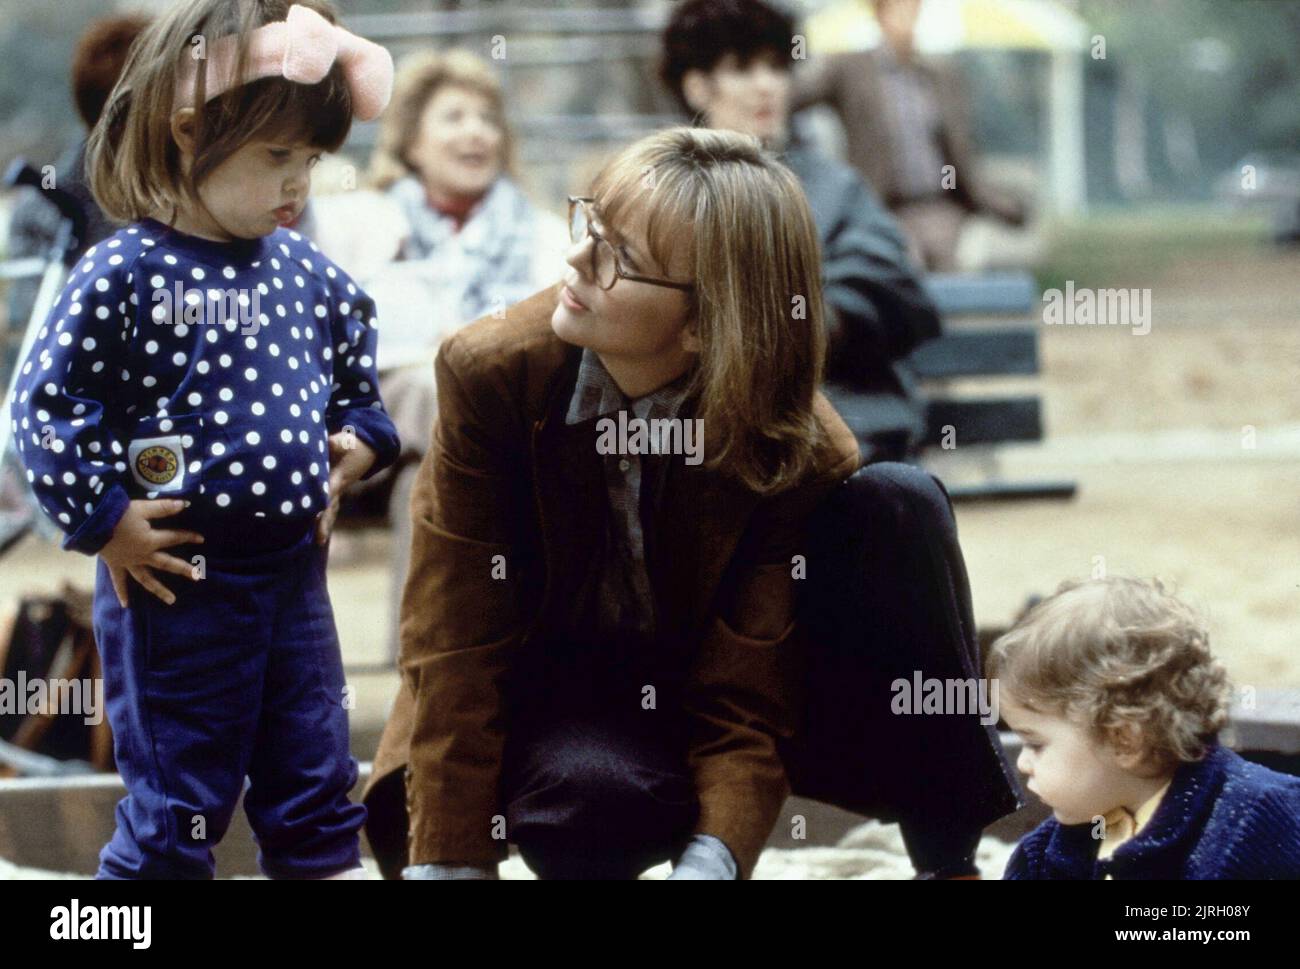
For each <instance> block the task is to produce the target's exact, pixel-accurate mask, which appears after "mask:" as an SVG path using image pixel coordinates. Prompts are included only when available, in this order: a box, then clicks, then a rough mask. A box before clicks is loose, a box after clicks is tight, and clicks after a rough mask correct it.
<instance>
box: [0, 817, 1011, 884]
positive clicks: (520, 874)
mask: <svg viewBox="0 0 1300 969" xmlns="http://www.w3.org/2000/svg"><path fill="white" fill-rule="evenodd" d="M1012 850H1013V849H1012V846H1011V845H1008V844H1005V843H1003V842H1001V841H999V840H997V839H996V838H985V839H984V840H983V841H982V842H981V844H980V847H979V850H978V852H977V853H976V857H975V861H976V864H977V865H978V866H979V869H980V871H981V873H982V874H983V877H984V878H988V879H994V878H1001V876H1002V872H1003V871H1004V870H1005V869H1006V866H1007V859H1008V858H1010V857H1011V852H1012ZM364 864H365V865H366V869H367V871H368V872H369V874H370V877H371V878H374V879H378V878H380V877H381V876H380V874H379V869H378V867H377V866H376V865H375V863H374V862H373V861H372V860H370V859H369V858H367V859H364ZM670 871H672V867H671V866H670V865H669V864H668V862H664V863H663V864H661V865H655V866H654V867H653V868H650V869H647V870H646V871H645V873H643V874H642V875H641V878H642V879H645V880H647V881H658V880H661V879H663V878H666V877H667V876H668V874H669V872H670ZM498 872H499V874H500V876H501V878H503V879H508V880H512V881H532V880H536V876H535V875H534V874H533V873H532V872H531V871H529V870H528V866H527V865H525V864H524V862H523V859H522V858H520V857H519V855H518V854H517V853H512V854H511V856H510V858H509V859H507V860H506V861H504V862H502V863H501V866H500V868H499V869H498ZM914 874H915V872H914V871H913V869H912V866H911V865H910V864H909V863H908V862H907V853H906V851H905V850H904V848H903V839H902V836H901V835H900V834H899V833H898V827H897V825H886V824H880V823H878V822H875V821H868V822H866V823H865V824H862V825H860V826H858V827H856V828H854V829H853V830H852V831H850V832H849V833H848V834H846V835H845V836H844V837H843V838H842V839H840V843H839V844H838V845H835V846H833V847H821V848H795V849H783V848H769V849H768V850H767V851H765V852H763V854H762V856H761V857H760V858H759V861H758V865H757V866H756V867H755V869H754V876H753V877H754V879H755V880H759V881H767V880H772V881H776V880H803V879H818V880H820V879H872V880H899V879H908V878H911V877H912V876H913V875H914ZM86 877H88V876H84V875H67V874H63V873H61V872H51V871H45V870H44V869H40V868H20V867H18V866H17V865H12V864H10V863H9V862H7V861H5V860H4V859H0V881H4V880H6V879H26V878H41V879H44V878H68V879H82V878H86Z"/></svg>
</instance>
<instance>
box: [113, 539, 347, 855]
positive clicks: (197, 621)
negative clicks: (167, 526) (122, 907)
mask: <svg viewBox="0 0 1300 969" xmlns="http://www.w3.org/2000/svg"><path fill="white" fill-rule="evenodd" d="M198 530H199V531H200V532H203V531H204V529H203V528H202V527H201V526H199V528H198ZM205 537H207V536H206V535H205ZM289 541H290V542H291V544H288V545H287V546H283V547H280V548H272V549H270V550H266V551H257V552H254V553H252V554H248V555H235V554H233V552H230V551H223V550H222V549H220V548H219V547H217V546H215V545H214V546H213V547H212V548H210V549H208V548H205V546H201V545H197V546H196V545H185V546H175V547H174V548H172V549H167V550H166V551H167V552H169V553H170V554H174V555H176V556H177V557H178V558H182V559H184V560H186V561H192V556H193V555H194V554H202V555H205V556H206V562H205V564H206V577H205V578H202V579H200V580H198V581H191V580H190V579H188V578H185V577H184V576H178V575H173V574H171V573H167V572H161V571H155V573H154V574H155V575H156V576H158V577H159V578H160V581H162V582H163V583H164V584H165V585H167V587H168V588H170V589H171V590H172V591H173V592H174V593H175V594H176V602H175V603H174V604H172V605H167V604H166V603H165V602H163V601H162V600H161V599H158V598H157V597H155V596H154V595H153V594H152V593H150V592H147V591H146V590H145V589H144V588H142V587H141V586H140V585H138V584H137V583H136V582H135V581H134V580H130V606H129V607H128V608H126V609H123V608H122V607H121V605H120V604H119V603H118V601H117V597H116V595H115V594H114V592H113V585H112V581H111V580H110V578H109V573H108V567H107V566H106V565H105V564H104V561H103V560H102V559H100V560H99V562H98V575H97V577H96V582H95V606H94V610H95V612H94V628H95V639H96V642H97V643H98V644H99V650H100V655H101V657H102V661H103V667H104V688H105V689H104V696H105V706H106V707H107V715H108V719H109V723H110V725H111V726H112V728H113V738H114V755H115V757H116V760H117V767H118V771H119V773H120V774H121V776H122V780H123V782H124V783H125V784H126V789H127V796H126V797H125V798H123V799H122V800H121V801H120V802H119V803H118V805H117V812H116V817H117V829H116V831H115V832H114V834H113V838H112V840H111V841H110V842H109V843H108V844H107V845H106V846H105V847H104V849H103V851H101V852H100V867H99V872H98V874H97V876H96V877H99V878H211V877H213V874H214V872H215V864H214V861H213V856H212V845H214V844H216V843H217V842H218V841H220V840H221V838H222V836H223V835H224V834H225V832H226V829H227V827H228V826H229V824H230V819H231V817H232V816H233V815H234V811H235V806H236V804H237V802H238V800H239V796H240V793H241V792H242V791H243V790H244V779H245V777H247V778H248V781H249V785H248V790H247V792H246V793H245V796H244V810H245V812H246V813H247V815H248V821H249V825H250V826H251V827H252V829H253V833H254V835H255V836H256V837H257V842H258V846H259V848H260V851H259V854H258V863H259V865H260V866H261V868H262V871H263V872H265V873H266V875H267V876H269V877H271V878H319V877H324V876H326V875H332V874H336V873H338V872H341V871H344V870H346V869H349V868H355V867H357V866H358V865H359V864H360V846H359V838H358V831H359V830H360V828H361V827H362V825H363V824H364V823H365V815H366V812H365V808H364V807H363V806H361V805H360V804H352V803H351V802H350V801H349V798H348V793H349V791H350V790H351V789H352V787H353V785H354V784H355V783H356V780H357V763H356V761H355V760H354V759H353V758H352V756H351V754H350V752H349V747H348V720H347V711H346V709H345V706H344V679H343V663H342V658H341V656H340V654H339V642H338V635H337V632H336V630H335V626H334V614H333V611H332V609H331V608H330V602H329V595H328V592H327V590H326V585H325V558H326V551H325V549H324V548H322V547H321V546H319V545H317V544H316V543H315V539H314V535H313V533H312V532H311V531H308V532H307V533H306V534H301V535H299V536H294V537H291V538H290V539H289ZM210 552H211V553H215V554H209V553H210Z"/></svg>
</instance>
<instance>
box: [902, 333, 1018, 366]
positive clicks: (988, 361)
mask: <svg viewBox="0 0 1300 969" xmlns="http://www.w3.org/2000/svg"><path fill="white" fill-rule="evenodd" d="M908 362H909V363H910V364H911V365H912V368H913V369H914V370H915V371H916V372H917V374H918V375H919V376H921V377H931V378H933V377H983V376H1001V375H1020V374H1024V375H1033V374H1036V373H1038V369H1039V364H1038V331H1037V330H1032V329H1022V330H961V331H957V332H953V333H945V334H944V335H943V336H940V337H938V338H937V339H934V340H930V341H928V342H926V343H923V344H921V345H920V346H919V347H917V348H916V350H915V351H913V353H912V354H911V356H909V357H908Z"/></svg>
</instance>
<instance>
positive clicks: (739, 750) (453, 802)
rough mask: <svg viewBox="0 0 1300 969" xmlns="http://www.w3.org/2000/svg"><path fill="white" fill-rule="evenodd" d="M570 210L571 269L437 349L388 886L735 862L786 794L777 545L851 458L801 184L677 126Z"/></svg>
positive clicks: (798, 637) (395, 718)
mask: <svg viewBox="0 0 1300 969" xmlns="http://www.w3.org/2000/svg"><path fill="white" fill-rule="evenodd" d="M570 206H571V219H570V221H571V232H572V237H573V246H572V248H571V249H570V250H569V253H568V257H567V258H568V263H569V267H570V268H569V270H568V271H567V272H566V274H565V277H564V279H563V285H557V286H555V287H552V288H550V289H547V290H543V291H542V292H540V293H537V294H536V295H534V296H532V297H530V298H529V299H527V300H525V301H524V302H522V303H520V304H517V305H516V306H514V307H512V308H511V309H510V310H509V311H508V312H507V313H506V314H505V315H504V317H503V318H500V319H497V318H493V317H490V316H489V317H485V318H483V319H481V320H479V321H478V322H476V323H474V324H471V325H470V326H469V327H467V328H465V329H464V330H462V331H460V332H459V333H457V334H455V335H454V336H452V337H451V338H449V339H448V340H446V341H445V342H444V343H443V344H442V347H441V349H440V351H439V353H438V356H437V360H436V363H435V367H436V371H437V386H438V417H437V422H436V424H435V427H434V429H433V434H432V441H433V444H432V448H431V449H430V451H429V452H428V454H427V455H426V456H425V458H424V459H423V462H422V464H421V467H420V469H419V477H418V480H417V482H416V484H415V489H414V495H413V498H412V502H411V515H412V519H413V525H414V536H413V544H412V552H411V567H410V574H409V578H408V579H407V582H406V585H405V589H404V593H403V600H402V611H401V668H402V684H401V689H400V692H399V695H398V698H397V701H396V705H395V707H394V710H393V712H392V714H391V716H390V719H389V722H388V724H387V727H386V729H385V733H384V737H383V739H382V741H381V744H380V749H379V752H378V754H377V756H376V759H375V765H374V770H373V773H372V777H371V782H370V784H369V786H368V788H367V791H366V795H365V797H366V803H367V806H368V808H369V810H370V817H369V822H368V834H369V837H370V840H371V844H372V847H373V848H374V851H375V854H376V856H377V858H378V859H379V861H380V864H381V867H382V868H383V869H384V872H385V874H386V875H387V876H388V877H396V875H397V873H398V872H401V873H402V874H403V876H404V877H406V878H476V877H477V878H493V877H496V869H497V863H498V862H500V861H501V860H503V859H505V858H506V856H507V842H508V841H513V842H514V843H515V844H517V845H518V846H519V849H520V853H521V854H522V856H523V859H524V861H525V862H526V863H527V864H528V866H529V867H530V868H531V869H532V870H533V871H534V872H536V873H537V874H538V875H539V876H540V877H543V878H574V877H576V878H635V877H636V876H637V875H638V874H639V873H640V872H642V871H643V870H645V869H646V868H647V867H649V866H651V865H654V864H656V863H658V862H661V861H665V860H672V861H673V862H674V870H673V875H672V876H670V877H673V878H742V879H743V878H748V877H750V875H751V874H752V871H753V867H754V865H755V862H756V861H757V858H758V855H759V853H760V852H761V850H762V848H763V845H764V843H765V842H766V841H767V839H768V836H769V834H770V833H771V831H772V829H773V827H774V825H775V823H776V821H777V818H778V815H779V813H780V811H781V807H782V804H783V803H784V801H785V799H786V797H787V795H788V794H789V793H790V787H789V783H788V781H787V776H786V772H785V768H784V765H783V763H782V759H781V754H780V753H779V751H778V748H777V743H778V738H790V737H791V736H792V735H793V734H794V733H795V731H796V727H797V724H798V722H799V719H800V713H801V705H802V697H801V693H802V690H803V688H804V685H805V681H804V673H805V669H806V664H805V658H806V657H805V653H804V640H803V637H802V632H801V629H800V628H799V623H798V622H796V618H795V617H796V601H795V600H796V576H795V574H796V571H797V570H796V569H795V567H794V563H795V561H796V559H797V557H799V556H801V555H803V554H805V552H806V549H805V543H806V539H807V525H808V521H809V518H810V515H811V513H812V511H813V510H814V508H815V507H817V506H818V505H819V504H821V503H822V499H823V498H824V497H825V496H827V495H828V494H830V493H831V492H833V491H835V490H836V489H837V487H838V486H839V485H841V484H842V483H843V482H844V480H845V479H846V478H847V477H849V476H850V475H851V474H853V472H854V471H855V470H856V469H857V468H858V466H859V463H860V458H859V452H858V446H857V443H856V441H855V439H854V437H853V435H852V434H851V433H850V432H849V430H848V428H847V427H846V426H845V425H844V423H843V421H842V420H841V419H840V418H839V416H838V415H837V414H836V413H835V412H834V410H833V409H832V408H831V407H830V406H829V404H828V403H827V402H826V400H825V398H824V397H823V396H822V395H821V393H820V392H819V391H818V390H817V387H818V384H819V382H820V378H821V371H822V359H823V354H824V340H825V337H824V331H823V320H822V312H823V307H822V302H821V297H820V292H819V291H820V285H819V274H820V266H819V262H818V244H817V235H816V228H815V226H814V224H813V221H812V217H811V215H810V213H809V209H808V205H807V201H806V199H805V197H804V195H803V192H802V191H801V190H800V188H799V185H798V182H797V181H796V180H795V178H794V176H793V175H792V174H791V173H790V172H789V170H787V169H786V168H784V167H783V166H781V165H780V164H778V163H777V162H776V161H775V160H774V159H773V157H772V156H771V155H769V154H767V153H765V152H763V151H762V150H761V149H760V148H759V147H758V145H757V143H756V142H755V141H753V140H752V139H750V138H748V137H745V136H742V135H738V134H734V133H729V132H722V131H713V130H705V129H691V128H673V129H669V130H666V131H663V132H660V133H657V134H655V135H652V136H649V137H647V138H645V139H643V140H641V141H639V142H636V143H635V144H633V145H631V146H630V147H629V148H627V149H625V150H624V151H622V152H621V153H620V154H618V155H617V156H616V157H615V158H614V159H613V160H612V161H611V162H610V163H609V164H608V165H607V166H606V167H605V168H604V169H603V171H602V172H601V173H600V174H599V175H598V176H597V178H596V180H595V182H594V184H593V187H592V190H591V198H583V199H573V200H571V203H570ZM620 411H623V412H625V413H621V414H620ZM627 412H630V413H627ZM638 421H640V422H644V423H638ZM688 422H689V423H688ZM647 429H648V430H649V432H650V433H646V431H647ZM695 433H699V434H702V438H699V437H697V438H694V440H701V439H702V441H703V449H702V452H701V451H699V450H696V451H695V452H694V453H690V452H689V451H688V448H687V447H686V446H684V445H685V444H686V442H689V441H691V440H692V437H691V435H692V434H695ZM660 434H662V436H660ZM665 438H667V439H668V440H669V441H670V443H671V442H674V441H675V442H676V443H675V444H673V445H671V446H668V447H662V448H656V447H655V446H654V444H653V443H651V439H655V440H658V441H660V442H662V441H663V440H664V439H665ZM656 451H659V452H661V453H655V452H656ZM674 452H676V453H674ZM701 458H702V462H701V460H700V459H701ZM917 473H918V474H920V472H917ZM931 486H932V485H931ZM403 768H404V770H403ZM976 836H978V829H976Z"/></svg>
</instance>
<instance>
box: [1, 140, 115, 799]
mask: <svg viewBox="0 0 1300 969" xmlns="http://www.w3.org/2000/svg"><path fill="white" fill-rule="evenodd" d="M4 184H5V185H6V186H7V187H9V188H17V187H18V186H20V185H30V186H32V187H33V188H36V189H37V190H38V191H39V192H40V193H41V195H42V196H43V198H44V199H45V200H46V201H47V202H48V203H50V204H51V205H53V206H54V207H55V208H56V209H57V210H58V212H59V216H60V221H59V226H58V229H57V231H56V233H55V237H54V240H53V242H52V243H51V245H50V246H49V248H48V250H47V252H46V253H45V255H44V256H43V257H42V256H37V257H31V258H26V259H16V260H10V261H8V262H4V263H0V279H7V280H14V279H28V278H38V279H39V280H40V286H39V289H38V290H37V294H36V301H35V303H34V305H33V307H32V312H31V315H30V317H29V318H28V320H27V324H26V327H25V328H24V329H23V333H22V339H21V342H20V343H19V345H18V348H17V353H16V354H13V355H11V354H10V353H9V352H8V351H9V349H10V347H9V346H6V347H5V348H4V350H5V352H4V353H3V355H0V385H3V386H4V387H5V392H4V397H3V399H2V400H0V558H4V557H5V556H7V555H9V554H11V553H12V552H13V551H14V549H15V547H16V546H17V545H18V543H19V542H20V541H21V540H22V539H23V538H24V537H25V536H26V535H27V534H28V533H30V532H33V531H36V532H38V533H41V534H47V533H48V535H49V537H50V538H51V540H57V538H58V537H60V533H59V532H58V530H57V529H56V528H55V527H54V525H53V524H52V523H50V522H49V521H47V520H46V519H45V517H44V516H43V515H42V514H40V510H39V508H37V506H36V501H35V498H34V496H33V495H32V493H31V491H30V489H29V488H28V487H27V483H26V481H25V479H24V478H23V475H22V471H21V465H20V464H19V461H18V457H17V452H16V450H15V449H14V447H13V443H14V442H13V426H12V423H11V419H10V406H9V402H10V399H11V397H12V396H13V392H14V387H15V385H16V383H17V379H18V368H19V367H20V366H21V365H22V362H23V361H24V360H26V358H27V355H28V353H29V352H30V351H31V348H32V345H33V343H35V341H36V335H37V333H38V332H39V331H40V328H41V327H42V326H43V325H44V324H45V318H46V316H47V315H48V314H49V312H50V308H51V307H52V306H53V305H54V302H55V300H56V299H57V298H58V295H59V292H60V290H61V289H62V287H63V283H64V281H65V279H66V278H67V274H68V272H69V270H70V269H71V267H72V265H73V263H74V262H75V261H76V259H77V258H78V255H79V254H80V252H81V250H82V246H81V241H82V239H83V238H84V236H85V232H86V226H87V218H86V212H85V210H84V208H83V206H82V203H81V202H80V201H79V200H78V199H77V198H76V197H75V196H74V195H72V194H71V193H69V192H67V191H66V190H64V189H61V188H53V187H46V186H44V185H43V184H42V179H41V175H40V173H39V172H38V171H36V169H34V168H33V167H32V166H31V165H29V164H27V163H26V162H25V161H24V160H23V159H21V158H19V159H15V160H14V162H13V163H12V164H11V165H10V166H9V169H8V170H7V171H6V173H5V178H4ZM0 674H3V676H4V677H6V678H7V680H9V681H10V682H22V681H23V680H24V679H25V680H26V681H27V682H31V681H34V680H36V679H43V680H47V681H49V680H51V679H54V680H60V681H62V680H68V679H74V678H76V679H80V678H83V677H90V678H94V677H97V676H98V675H99V674H98V656H97V654H96V651H95V646H94V636H93V633H92V630H91V623H90V597H89V594H88V593H86V592H84V591H82V590H78V589H75V588H73V587H72V586H69V585H67V584H64V586H63V587H62V588H61V589H59V590H58V591H55V592H52V593H49V594H45V595H32V596H25V597H23V599H22V600H21V601H20V602H19V603H18V604H17V608H16V610H14V611H13V612H12V614H6V615H4V616H0ZM20 699H23V698H20ZM26 706H27V704H21V707H22V708H20V709H17V710H5V711H4V712H3V714H0V777H3V776H15V775H18V776H29V777H31V776H58V775H68V774H78V773H86V772H89V771H105V770H112V769H113V766H112V737H111V734H110V733H109V730H108V723H107V721H106V720H104V719H102V718H101V719H100V722H99V723H97V724H93V725H92V724H87V723H85V722H84V721H83V720H82V719H81V718H72V717H56V716H53V715H51V714H50V713H49V712H48V711H47V710H35V711H33V710H28V709H26Z"/></svg>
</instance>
